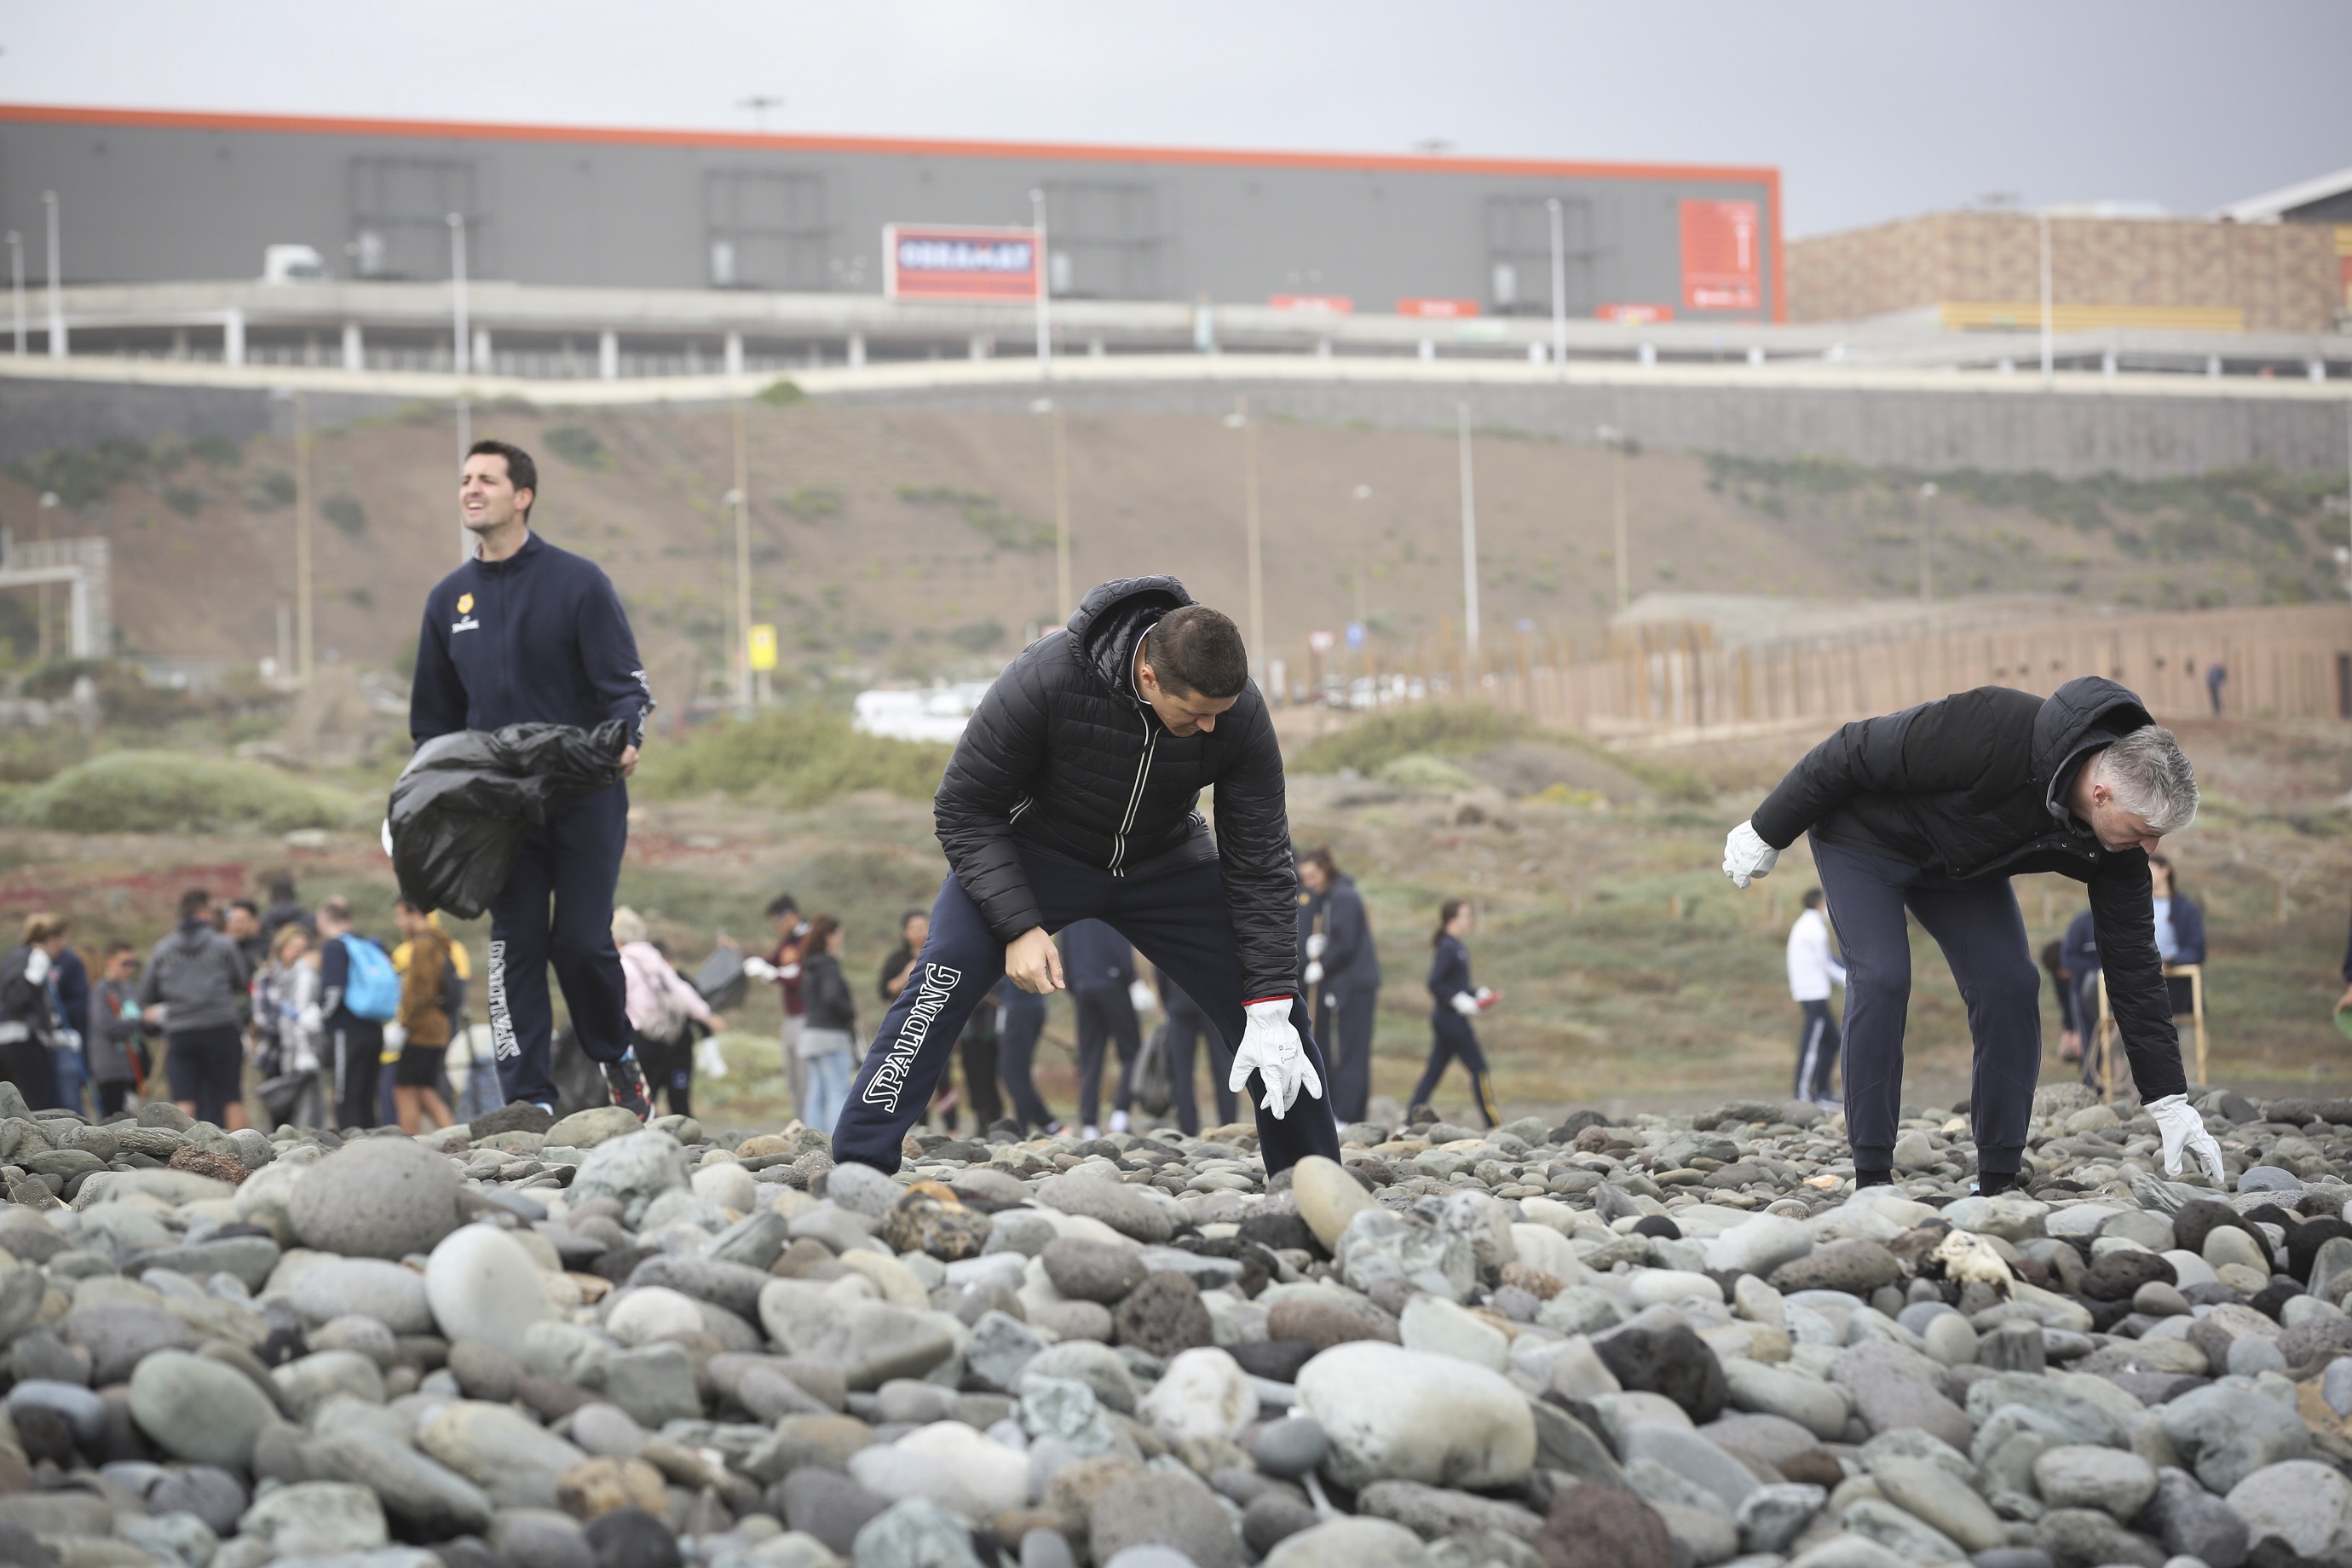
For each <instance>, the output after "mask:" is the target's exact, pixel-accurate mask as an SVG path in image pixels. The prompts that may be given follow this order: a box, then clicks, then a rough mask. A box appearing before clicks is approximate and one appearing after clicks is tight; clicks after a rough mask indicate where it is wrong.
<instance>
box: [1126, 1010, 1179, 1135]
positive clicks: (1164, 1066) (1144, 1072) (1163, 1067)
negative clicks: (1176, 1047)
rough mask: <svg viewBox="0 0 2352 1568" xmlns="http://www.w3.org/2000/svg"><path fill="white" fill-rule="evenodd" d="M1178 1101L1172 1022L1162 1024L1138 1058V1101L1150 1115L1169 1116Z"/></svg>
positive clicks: (1136, 1098) (1138, 1054) (1136, 1083)
mask: <svg viewBox="0 0 2352 1568" xmlns="http://www.w3.org/2000/svg"><path fill="white" fill-rule="evenodd" d="M1175 1103H1176V1095H1175V1091H1174V1090H1173V1089H1171V1087H1170V1073H1169V1062H1168V1026H1167V1025H1166V1024H1164V1023H1163V1024H1161V1025H1160V1026H1159V1027H1158V1028H1156V1029H1154V1030H1152V1031H1151V1033H1150V1037H1147V1038H1146V1039H1145V1040H1144V1042H1143V1049H1142V1050H1141V1051H1139V1052H1138V1053H1137V1055H1136V1058H1135V1104H1136V1108H1137V1109H1138V1110H1141V1111H1142V1112H1143V1114H1144V1115H1146V1116H1165V1115H1167V1114H1168V1110H1169V1108H1170V1107H1171V1106H1172V1105H1174V1104H1175Z"/></svg>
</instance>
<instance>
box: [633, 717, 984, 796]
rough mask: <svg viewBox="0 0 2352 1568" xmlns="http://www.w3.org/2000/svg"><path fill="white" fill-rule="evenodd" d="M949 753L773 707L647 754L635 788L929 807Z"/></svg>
mask: <svg viewBox="0 0 2352 1568" xmlns="http://www.w3.org/2000/svg"><path fill="white" fill-rule="evenodd" d="M951 750H952V748H951V747H948V746H943V745H929V744H923V743H919V742H910V741H890V740H885V739H883V738H881V737H880V736H877V735H862V734H860V733H858V732H857V731H856V730H854V729H852V728H851V727H850V723H849V718H848V716H847V715H846V714H843V713H836V712H835V711H833V710H830V709H824V708H815V707H794V708H772V709H770V710H767V711H766V712H763V713H761V714H759V715H757V716H755V717H753V718H751V719H741V720H730V721H725V722H723V723H719V724H715V725H712V726H710V727H709V728H708V729H703V730H698V731H695V732H694V733H693V734H692V735H691V736H689V737H688V739H687V740H686V741H684V742H681V743H679V744H677V745H671V746H662V745H657V746H655V747H653V748H651V749H649V750H648V751H647V752H646V762H645V766H644V767H643V768H642V769H641V770H639V772H638V773H637V779H636V787H637V788H638V789H640V790H643V791H644V792H646V794H648V795H654V796H656V797H658V796H664V795H667V796H670V797H673V798H675V797H677V796H684V795H707V794H709V793H710V792H712V791H714V790H715V791H719V792H723V793H724V794H727V795H735V796H738V797H740V798H744V799H751V800H758V801H761V802H763V803H766V804H770V805H780V806H785V807H798V806H809V805H819V804H822V803H823V802H824V801H828V800H831V799H833V798H835V796H837V795H847V794H849V793H851V792H852V791H855V790H862V789H877V790H883V791H886V792H887V793H889V794H891V795H898V796H900V797H902V798H904V799H907V800H929V798H930V797H931V795H932V792H933V791H935V790H937V789H938V788H939V784H940V773H943V772H944V771H946V768H947V763H948V753H949V752H950V751H951Z"/></svg>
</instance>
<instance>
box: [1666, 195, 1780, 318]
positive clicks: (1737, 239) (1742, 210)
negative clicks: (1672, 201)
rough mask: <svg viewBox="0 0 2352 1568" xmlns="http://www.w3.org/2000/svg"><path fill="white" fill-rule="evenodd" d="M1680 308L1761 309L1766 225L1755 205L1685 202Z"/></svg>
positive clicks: (1746, 203) (1683, 209)
mask: <svg viewBox="0 0 2352 1568" xmlns="http://www.w3.org/2000/svg"><path fill="white" fill-rule="evenodd" d="M1682 227H1683V303H1684V304H1685V305H1686V306H1688V307H1690V308H1691V309H1692V310H1757V309H1759V308H1760V307H1761V306H1762V305H1763V303H1764V261H1763V248H1764V223H1763V216H1762V211H1761V209H1760V208H1759V207H1758V206H1757V205H1756V204H1755V203H1754V202H1685V203H1683V204H1682Z"/></svg>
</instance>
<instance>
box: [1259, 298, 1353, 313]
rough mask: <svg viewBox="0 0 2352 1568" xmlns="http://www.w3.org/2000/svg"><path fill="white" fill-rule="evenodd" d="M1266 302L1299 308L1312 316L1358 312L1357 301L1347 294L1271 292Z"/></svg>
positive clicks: (1278, 305)
mask: <svg viewBox="0 0 2352 1568" xmlns="http://www.w3.org/2000/svg"><path fill="white" fill-rule="evenodd" d="M1265 302H1266V304H1267V305H1269V306H1271V307H1272V308H1273V309H1275V310H1297V311H1301V312H1303V313H1304V314H1307V315H1310V316H1352V315H1354V314H1355V313H1356V301H1355V300H1352V299H1349V297H1348V296H1347V295H1345V294H1269V295H1267V296H1266V298H1265Z"/></svg>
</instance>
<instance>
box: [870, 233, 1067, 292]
mask: <svg viewBox="0 0 2352 1568" xmlns="http://www.w3.org/2000/svg"><path fill="white" fill-rule="evenodd" d="M1037 279H1038V271H1037V231H1036V230H1035V229H1034V228H956V227H950V226H944V225H934V224H902V223H893V224H885V225H884V226H883V227H882V292H883V293H884V294H885V295H886V296H887V297H888V298H890V299H893V300H1034V299H1035V298H1036V297H1037Z"/></svg>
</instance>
